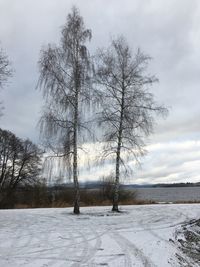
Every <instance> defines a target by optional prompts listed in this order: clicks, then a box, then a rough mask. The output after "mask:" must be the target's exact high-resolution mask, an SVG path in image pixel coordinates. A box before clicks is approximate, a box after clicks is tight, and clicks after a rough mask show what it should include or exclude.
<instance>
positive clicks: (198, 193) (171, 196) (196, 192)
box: [136, 187, 200, 202]
mask: <svg viewBox="0 0 200 267" xmlns="http://www.w3.org/2000/svg"><path fill="white" fill-rule="evenodd" d="M136 192H137V199H139V200H152V201H156V202H177V201H200V187H168V188H137V189H136Z"/></svg>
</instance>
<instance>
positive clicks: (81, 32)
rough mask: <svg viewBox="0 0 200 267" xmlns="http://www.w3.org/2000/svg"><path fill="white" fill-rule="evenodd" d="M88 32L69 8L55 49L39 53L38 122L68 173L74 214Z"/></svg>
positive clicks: (86, 89) (86, 79)
mask: <svg viewBox="0 0 200 267" xmlns="http://www.w3.org/2000/svg"><path fill="white" fill-rule="evenodd" d="M90 39H91V31H90V30H88V29H86V28H85V25H84V21H83V18H82V17H81V16H80V14H79V11H78V10H77V8H75V7H73V8H72V11H71V13H70V14H69V15H68V16H67V21H66V23H65V25H64V26H63V28H62V32H61V43H60V45H59V46H56V45H49V46H48V47H47V48H45V49H43V50H42V51H41V57H40V61H39V67H40V78H39V87H40V88H42V90H43V93H44V98H45V107H44V112H43V115H42V118H41V121H40V125H41V132H42V134H43V136H44V137H45V138H46V140H48V142H47V145H48V147H49V148H50V149H51V150H52V151H53V152H54V154H56V155H57V156H58V157H64V161H65V164H66V165H67V166H68V167H69V172H70V170H71V169H72V172H73V181H74V189H75V196H74V213H75V214H79V213H80V210H79V202H80V193H79V182H78V162H77V159H78V148H79V147H78V145H79V144H80V142H81V136H80V132H81V130H83V129H85V128H86V125H85V123H84V113H85V112H84V110H85V109H86V108H87V106H88V104H89V103H90V90H89V82H90V79H89V75H88V73H89V69H90V68H89V66H90V64H89V54H88V50H87V47H86V45H85V43H86V42H87V41H90Z"/></svg>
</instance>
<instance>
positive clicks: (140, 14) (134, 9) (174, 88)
mask: <svg viewBox="0 0 200 267" xmlns="http://www.w3.org/2000/svg"><path fill="white" fill-rule="evenodd" d="M73 4H75V5H77V6H78V8H79V9H80V11H81V14H82V16H83V17H84V20H85V24H86V26H87V27H88V28H91V29H92V31H93V39H92V42H91V43H90V44H89V48H90V50H91V53H94V52H95V51H96V49H97V47H99V46H100V47H102V46H107V45H108V42H109V40H110V37H112V36H114V37H115V36H117V35H119V34H124V35H125V37H126V38H127V39H128V42H129V43H130V46H131V48H132V50H133V51H135V49H136V48H137V47H138V46H139V47H141V49H142V50H143V51H144V52H145V53H147V54H149V55H150V56H152V57H153V60H152V61H151V63H150V65H149V72H150V73H155V74H156V75H157V76H158V78H159V80H160V82H159V83H158V84H157V85H155V86H153V87H152V88H151V90H152V92H153V93H154V94H155V97H156V99H157V101H158V102H159V103H162V104H165V105H166V106H168V107H170V113H169V117H168V118H167V119H166V120H165V121H162V120H158V121H157V125H156V127H155V133H154V134H153V135H152V136H151V138H150V139H149V140H147V144H152V146H155V147H157V145H158V143H159V144H162V145H163V147H162V148H161V147H160V148H158V147H157V149H156V151H154V150H151V149H150V152H149V154H148V156H146V158H145V159H144V161H143V169H142V170H141V171H139V172H137V175H138V176H137V177H136V176H134V181H138V182H139V181H141V182H146V181H149V182H150V181H153V182H156V181H160V180H162V181H181V179H182V180H184V181H185V180H186V179H191V180H194V181H196V180H197V179H199V175H198V164H197V162H198V157H199V154H198V151H197V150H198V149H197V148H199V146H196V145H195V142H199V132H200V131H199V130H200V126H199V125H200V124H199V116H200V105H199V98H200V91H199V84H200V76H199V73H200V64H199V57H200V50H199V47H200V28H199V24H200V17H199V12H200V2H199V0H193V1H188V0H181V1H180V0H168V1H165V2H163V1H159V0H143V1H141V0H135V1H132V0H124V1H121V0H109V1H106V0H92V1H89V0H85V1H82V0H69V1H66V0H59V1H56V0H43V1H39V0H20V2H19V1H16V0H15V1H13V0H0V41H1V46H2V47H3V48H4V49H5V50H6V53H7V54H8V56H9V58H10V59H11V61H12V64H13V67H14V68H15V74H14V77H13V78H12V79H11V80H10V84H9V85H8V86H7V87H6V88H4V91H3V92H1V98H2V99H3V101H4V106H5V110H4V117H2V118H1V127H2V128H5V129H9V130H11V131H13V132H14V133H16V134H17V135H18V136H20V137H29V138H30V139H32V140H33V141H35V142H39V137H38V136H39V134H38V129H37V128H36V125H37V122H38V120H39V117H40V111H41V107H42V104H43V100H42V95H41V92H39V91H38V90H35V87H36V84H37V81H38V77H39V73H38V67H37V62H38V59H39V55H40V49H41V48H42V46H44V45H46V44H48V43H58V42H59V39H60V30H61V26H62V25H63V24H64V23H65V19H66V16H67V14H68V13H69V11H70V8H71V6H72V5H73ZM188 140H189V141H188ZM187 142H194V143H191V144H190V146H189V147H190V148H189V150H187V147H185V145H186V143H187ZM172 144H173V145H172ZM182 145H183V147H181V146H182ZM185 151H186V152H187V153H186V152H185ZM191 158H192V160H191ZM165 160H166V162H165ZM111 166H112V164H110V163H107V165H105V168H104V169H101V168H97V167H95V166H94V168H91V170H90V173H91V174H89V173H88V172H87V170H84V167H82V166H80V167H81V168H82V169H81V170H83V172H82V174H83V175H82V176H83V177H86V176H87V177H90V178H92V177H93V175H94V173H95V175H97V174H98V173H99V174H101V173H105V172H106V173H107V172H109V171H110V170H111V169H112V167H111ZM199 168H200V167H199ZM102 170H103V171H102ZM199 171H200V169H199ZM187 177H189V178H187Z"/></svg>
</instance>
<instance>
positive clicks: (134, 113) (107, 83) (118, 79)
mask: <svg viewBox="0 0 200 267" xmlns="http://www.w3.org/2000/svg"><path fill="white" fill-rule="evenodd" d="M149 60H150V57H149V56H147V55H144V54H143V53H142V52H141V51H140V50H138V51H137V53H136V54H135V55H134V56H133V55H132V52H131V50H130V48H129V46H128V44H127V43H126V41H125V39H124V38H123V37H120V38H118V39H117V40H114V41H112V44H111V46H110V47H109V48H108V49H107V50H101V51H100V52H99V53H98V57H97V63H96V82H97V85H99V86H98V90H97V95H98V98H99V101H100V102H101V105H102V112H100V113H99V115H98V121H99V124H100V125H101V126H103V127H102V128H101V129H102V131H103V132H104V142H105V144H106V145H105V147H104V154H103V156H104V157H107V156H110V155H112V156H113V155H114V157H115V161H116V163H115V168H116V169H115V185H114V196H113V208H112V210H113V211H119V210H118V199H119V179H120V167H122V166H125V161H124V160H123V155H124V154H125V153H128V154H130V155H132V156H134V158H135V159H136V160H138V157H139V156H141V155H143V154H144V145H145V143H144V136H148V135H149V134H150V133H151V132H152V130H153V125H154V115H160V114H162V115H163V114H166V112H167V109H166V108H164V107H163V106H159V105H157V104H156V102H155V101H154V96H153V94H151V93H150V92H149V85H152V84H153V83H155V82H156V81H157V79H156V77H155V76H151V75H148V74H147V73H146V69H147V66H148V62H149Z"/></svg>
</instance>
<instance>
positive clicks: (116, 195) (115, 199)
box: [112, 142, 121, 212]
mask: <svg viewBox="0 0 200 267" xmlns="http://www.w3.org/2000/svg"><path fill="white" fill-rule="evenodd" d="M120 147H121V145H120V143H119V142H118V148H117V157H116V175H115V185H114V196H113V207H112V211H116V212H119V208H118V202H119V160H120Z"/></svg>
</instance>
